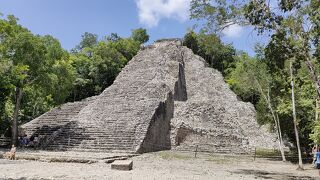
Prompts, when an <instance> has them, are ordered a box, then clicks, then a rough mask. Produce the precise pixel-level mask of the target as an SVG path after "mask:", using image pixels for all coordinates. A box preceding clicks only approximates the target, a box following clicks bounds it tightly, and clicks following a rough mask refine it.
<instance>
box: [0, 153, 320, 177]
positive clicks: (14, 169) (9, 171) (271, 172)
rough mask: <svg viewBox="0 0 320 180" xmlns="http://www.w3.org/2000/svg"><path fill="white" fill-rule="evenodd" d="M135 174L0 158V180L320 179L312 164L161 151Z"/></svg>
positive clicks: (141, 161)
mask: <svg viewBox="0 0 320 180" xmlns="http://www.w3.org/2000/svg"><path fill="white" fill-rule="evenodd" d="M132 160H133V162H134V167H133V170H132V171H116V170H111V169H110V164H105V163H93V164H81V163H53V162H52V163H49V162H39V161H26V160H17V161H9V160H4V159H0V179H8V178H12V179H21V178H22V179H137V180H138V179H139V180H140V179H206V180H207V179H320V178H318V177H319V176H317V171H316V170H315V169H313V168H312V167H311V165H305V169H306V170H305V171H297V170H295V169H296V167H297V166H296V165H294V164H291V163H282V162H279V161H271V160H265V159H257V160H256V161H253V159H252V158H251V157H245V156H241V157H225V156H221V155H208V154H200V155H199V157H197V158H194V157H193V154H192V153H181V152H179V153H178V152H171V151H168V152H158V153H148V154H143V155H141V156H137V157H133V158H132Z"/></svg>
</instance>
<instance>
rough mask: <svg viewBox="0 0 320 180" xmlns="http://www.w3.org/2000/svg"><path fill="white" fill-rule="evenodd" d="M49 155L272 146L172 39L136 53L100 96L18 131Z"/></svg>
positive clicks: (247, 110) (248, 107)
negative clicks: (35, 139)
mask: <svg viewBox="0 0 320 180" xmlns="http://www.w3.org/2000/svg"><path fill="white" fill-rule="evenodd" d="M21 128H22V129H23V131H24V132H25V133H26V134H27V135H29V136H31V135H36V136H38V137H39V140H40V147H41V148H43V149H49V150H81V151H85V150H89V151H110V152H130V153H144V152H151V151H158V150H166V149H178V150H194V148H195V147H196V146H197V147H198V150H199V151H209V152H221V153H248V152H250V151H251V150H252V149H254V148H255V147H259V148H274V147H276V138H275V135H274V134H272V133H269V132H268V131H267V130H266V129H265V128H261V127H259V125H258V124H257V122H256V119H255V109H254V107H253V105H252V104H250V103H245V102H242V101H240V100H238V99H237V96H236V95H235V94H234V93H233V92H232V91H231V90H230V89H229V87H228V85H227V84H226V83H225V82H224V79H223V77H222V75H221V74H220V72H218V71H217V70H215V69H212V68H209V67H207V65H206V63H205V61H204V60H203V59H202V58H201V57H199V56H197V55H195V54H193V52H192V51H191V50H190V49H188V48H187V47H184V46H182V44H181V42H180V41H179V40H174V39H171V40H163V41H157V42H155V43H154V44H152V45H149V46H146V47H144V48H142V49H141V50H140V51H139V53H138V54H137V55H136V56H135V57H134V58H133V59H132V60H131V61H130V62H129V63H128V64H127V65H126V66H125V67H124V68H123V70H122V72H121V73H120V74H119V75H118V77H117V78H116V80H115V81H114V83H113V85H111V86H110V87H108V88H107V89H105V90H104V91H103V92H102V93H101V94H100V95H98V96H95V97H91V98H87V99H85V100H82V101H79V102H73V103H66V104H63V105H61V106H60V107H57V108H55V109H53V110H51V111H49V112H47V113H45V114H43V115H41V116H40V117H38V118H36V119H34V120H32V121H31V122H29V123H26V124H24V125H22V126H21Z"/></svg>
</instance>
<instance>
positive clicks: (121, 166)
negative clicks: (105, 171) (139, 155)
mask: <svg viewBox="0 0 320 180" xmlns="http://www.w3.org/2000/svg"><path fill="white" fill-rule="evenodd" d="M132 166H133V161H131V160H116V161H114V162H113V163H112V164H111V169H116V170H122V171H130V170H132Z"/></svg>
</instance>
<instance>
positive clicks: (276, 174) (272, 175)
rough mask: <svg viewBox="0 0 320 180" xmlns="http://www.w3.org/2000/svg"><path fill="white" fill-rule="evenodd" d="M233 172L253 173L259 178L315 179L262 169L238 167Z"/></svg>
mask: <svg viewBox="0 0 320 180" xmlns="http://www.w3.org/2000/svg"><path fill="white" fill-rule="evenodd" d="M233 173H235V174H243V175H254V176H255V178H261V179H279V180H280V179H288V180H289V179H290V180H295V179H303V180H310V179H312V180H313V179H316V178H314V177H310V176H295V175H292V174H290V173H279V172H268V171H262V170H253V169H240V170H237V171H234V172H233Z"/></svg>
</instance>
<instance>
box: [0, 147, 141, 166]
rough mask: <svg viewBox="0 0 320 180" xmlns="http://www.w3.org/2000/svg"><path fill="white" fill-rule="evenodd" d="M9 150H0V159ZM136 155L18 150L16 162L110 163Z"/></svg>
mask: <svg viewBox="0 0 320 180" xmlns="http://www.w3.org/2000/svg"><path fill="white" fill-rule="evenodd" d="M7 151H10V149H0V158H3V154H4V153H5V152H7ZM133 156H137V154H126V153H103V152H79V151H43V150H30V149H18V150H17V153H16V159H17V160H20V159H22V160H35V161H43V162H72V163H96V162H104V163H112V162H114V161H115V160H126V159H128V158H130V157H133Z"/></svg>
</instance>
